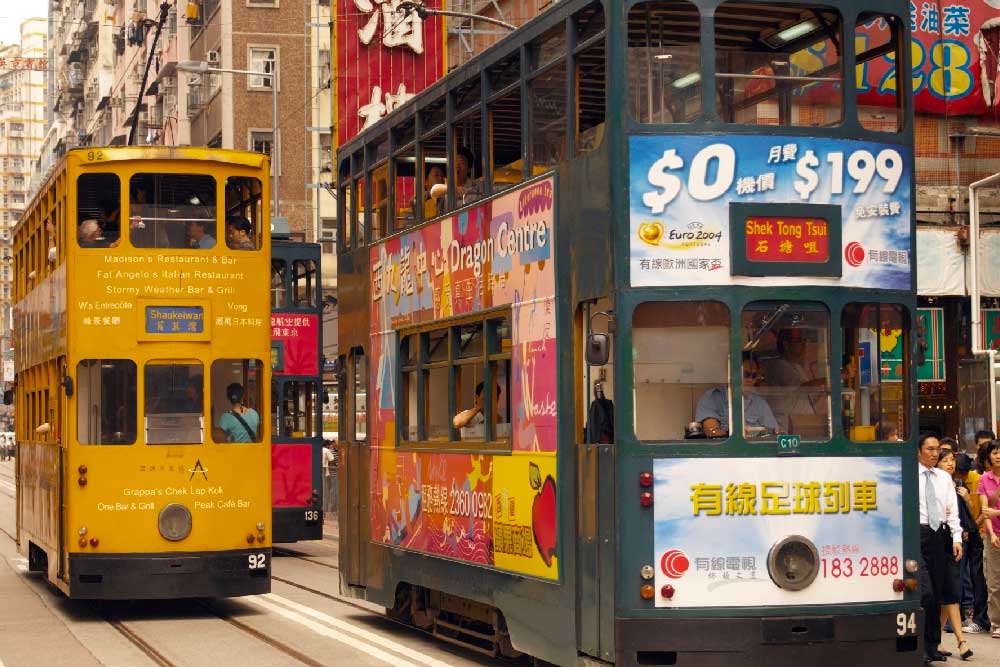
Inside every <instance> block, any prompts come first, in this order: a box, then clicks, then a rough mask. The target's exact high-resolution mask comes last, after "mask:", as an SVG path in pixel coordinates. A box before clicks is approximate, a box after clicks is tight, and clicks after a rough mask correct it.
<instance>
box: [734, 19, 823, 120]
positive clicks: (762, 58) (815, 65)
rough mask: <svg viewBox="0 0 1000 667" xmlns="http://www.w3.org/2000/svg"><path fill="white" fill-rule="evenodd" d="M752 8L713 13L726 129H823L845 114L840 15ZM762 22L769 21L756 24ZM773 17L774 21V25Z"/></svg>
mask: <svg viewBox="0 0 1000 667" xmlns="http://www.w3.org/2000/svg"><path fill="white" fill-rule="evenodd" d="M754 7H755V5H753V4H750V3H747V2H745V1H744V0H738V1H733V2H726V3H724V4H722V5H720V6H719V7H718V8H717V9H716V11H715V28H716V33H715V51H716V54H717V55H716V60H715V64H716V73H715V78H716V87H717V90H716V92H717V95H718V100H719V114H720V115H721V116H722V118H723V120H724V121H726V122H728V123H739V124H742V125H790V126H800V127H827V126H832V125H838V124H840V122H841V119H842V112H843V109H842V107H843V73H842V68H843V63H842V59H843V54H842V53H841V46H840V37H841V20H840V14H839V13H838V12H837V11H836V10H834V9H831V8H825V7H819V6H816V7H810V8H809V9H808V10H804V9H803V7H801V6H799V7H793V6H788V7H779V6H776V5H773V4H770V3H768V4H757V5H756V7H758V8H759V12H755V11H754ZM761 16H766V17H769V19H770V20H766V21H761V20H760V17H761ZM772 17H773V18H772Z"/></svg>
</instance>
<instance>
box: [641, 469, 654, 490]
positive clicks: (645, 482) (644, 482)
mask: <svg viewBox="0 0 1000 667" xmlns="http://www.w3.org/2000/svg"><path fill="white" fill-rule="evenodd" d="M639 486H641V487H644V488H647V489H648V488H649V487H651V486H653V473H651V472H641V473H639Z"/></svg>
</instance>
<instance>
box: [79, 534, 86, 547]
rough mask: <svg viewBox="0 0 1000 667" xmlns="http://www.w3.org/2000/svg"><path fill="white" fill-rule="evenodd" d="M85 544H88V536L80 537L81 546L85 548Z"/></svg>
mask: <svg viewBox="0 0 1000 667" xmlns="http://www.w3.org/2000/svg"><path fill="white" fill-rule="evenodd" d="M85 546H87V538H86V537H81V538H80V548H83V547H85Z"/></svg>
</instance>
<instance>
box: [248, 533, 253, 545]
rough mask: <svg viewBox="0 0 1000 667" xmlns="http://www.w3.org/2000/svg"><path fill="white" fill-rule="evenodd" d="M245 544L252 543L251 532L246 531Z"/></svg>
mask: <svg viewBox="0 0 1000 667" xmlns="http://www.w3.org/2000/svg"><path fill="white" fill-rule="evenodd" d="M247 544H253V533H247Z"/></svg>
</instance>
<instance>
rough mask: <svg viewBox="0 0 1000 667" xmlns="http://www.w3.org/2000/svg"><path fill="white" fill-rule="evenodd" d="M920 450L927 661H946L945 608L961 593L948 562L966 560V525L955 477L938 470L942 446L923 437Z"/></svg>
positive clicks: (931, 439)
mask: <svg viewBox="0 0 1000 667" xmlns="http://www.w3.org/2000/svg"><path fill="white" fill-rule="evenodd" d="M918 443H919V449H918V451H917V470H918V474H919V476H920V492H919V494H918V495H919V497H920V557H921V560H922V561H923V563H922V565H921V568H920V605H921V606H922V607H923V608H924V653H925V662H929V661H931V660H945V659H947V656H948V655H950V654H948V653H942V652H941V651H940V650H938V644H940V643H941V622H942V619H941V605H944V604H955V603H957V602H958V599H959V593H960V591H957V590H955V583H954V579H953V578H952V577H950V576H949V575H948V559H949V558H953V559H955V560H956V561H958V560H961V558H962V524H961V523H960V522H959V516H958V499H957V496H956V495H955V485H954V483H953V482H952V480H951V476H950V475H948V473H946V472H945V471H944V470H941V469H939V468H937V462H938V457H939V456H940V453H941V443H940V442H939V441H938V439H937V438H935V437H934V436H932V435H927V434H924V435H921V436H920V440H919V441H918Z"/></svg>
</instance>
